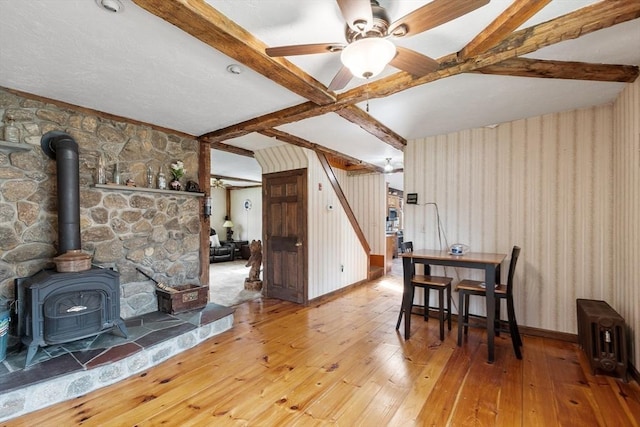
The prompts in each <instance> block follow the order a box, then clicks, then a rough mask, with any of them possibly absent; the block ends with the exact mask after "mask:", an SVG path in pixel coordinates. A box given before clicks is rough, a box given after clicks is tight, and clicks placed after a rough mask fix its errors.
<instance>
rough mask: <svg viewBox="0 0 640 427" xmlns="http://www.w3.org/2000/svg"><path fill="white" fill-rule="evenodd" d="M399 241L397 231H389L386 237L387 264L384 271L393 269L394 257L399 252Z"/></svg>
mask: <svg viewBox="0 0 640 427" xmlns="http://www.w3.org/2000/svg"><path fill="white" fill-rule="evenodd" d="M397 242H398V238H397V236H396V233H387V237H386V255H385V266H384V271H385V273H388V272H389V271H391V267H392V265H393V257H394V256H395V255H396V254H397V253H398V250H397V247H396V245H397Z"/></svg>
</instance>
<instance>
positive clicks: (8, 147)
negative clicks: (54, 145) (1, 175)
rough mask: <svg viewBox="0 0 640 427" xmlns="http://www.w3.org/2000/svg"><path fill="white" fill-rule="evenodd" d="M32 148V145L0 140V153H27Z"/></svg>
mask: <svg viewBox="0 0 640 427" xmlns="http://www.w3.org/2000/svg"><path fill="white" fill-rule="evenodd" d="M32 148H33V145H31V144H25V143H22V142H9V141H3V140H0V151H6V152H9V153H12V152H14V151H29V150H31V149H32Z"/></svg>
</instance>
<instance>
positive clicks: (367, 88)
mask: <svg viewBox="0 0 640 427" xmlns="http://www.w3.org/2000/svg"><path fill="white" fill-rule="evenodd" d="M364 91H365V92H366V94H367V113H368V112H369V80H367V83H365V85H364Z"/></svg>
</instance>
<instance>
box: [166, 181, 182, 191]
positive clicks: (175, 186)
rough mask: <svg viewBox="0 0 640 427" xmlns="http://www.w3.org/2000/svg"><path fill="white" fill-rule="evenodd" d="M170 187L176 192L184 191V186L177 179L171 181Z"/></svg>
mask: <svg viewBox="0 0 640 427" xmlns="http://www.w3.org/2000/svg"><path fill="white" fill-rule="evenodd" d="M169 187H170V188H171V189H172V190H176V191H180V190H182V184H180V181H178V180H177V179H173V180H171V182H170V183H169Z"/></svg>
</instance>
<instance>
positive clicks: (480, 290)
mask: <svg viewBox="0 0 640 427" xmlns="http://www.w3.org/2000/svg"><path fill="white" fill-rule="evenodd" d="M519 256H520V247H518V246H514V247H513V249H512V251H511V261H510V263H509V274H508V277H507V284H506V285H503V284H496V285H495V286H496V288H495V298H496V305H495V307H496V316H495V319H496V326H495V327H496V330H499V329H500V300H502V299H505V300H507V323H508V326H509V334H510V335H511V342H512V344H513V350H514V352H515V354H516V357H517V358H518V359H522V351H521V347H522V339H521V337H520V331H519V330H518V323H517V321H516V313H515V308H514V305H513V278H514V275H515V272H516V264H517V262H518V257H519ZM456 291H457V292H458V346H460V345H462V332H463V329H464V334H465V335H466V334H467V332H468V330H469V296H470V295H476V296H481V297H485V298H486V296H487V290H486V284H485V282H483V281H479V280H468V279H465V280H462V281H460V283H458V286H456Z"/></svg>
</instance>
